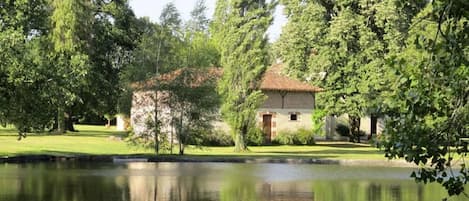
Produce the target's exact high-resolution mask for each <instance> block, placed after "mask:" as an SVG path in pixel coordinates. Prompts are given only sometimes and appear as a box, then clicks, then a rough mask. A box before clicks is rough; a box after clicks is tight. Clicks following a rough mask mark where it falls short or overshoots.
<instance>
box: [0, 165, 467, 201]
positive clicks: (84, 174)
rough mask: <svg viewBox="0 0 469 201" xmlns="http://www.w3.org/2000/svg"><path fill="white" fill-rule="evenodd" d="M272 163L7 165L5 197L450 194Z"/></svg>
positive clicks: (170, 199)
mask: <svg viewBox="0 0 469 201" xmlns="http://www.w3.org/2000/svg"><path fill="white" fill-rule="evenodd" d="M214 166H216V167H217V168H213V167H214ZM285 167H287V166H285ZM288 167H290V166H288ZM269 168H270V166H269V165H252V164H225V165H221V166H217V165H213V164H191V163H186V164H184V163H182V164H181V163H166V164H165V163H163V164H161V163H159V164H156V163H155V164H153V163H129V164H92V163H36V164H7V165H5V166H3V167H1V168H0V201H24V200H37V201H40V200H43V201H49V200H53V201H69V200H115V201H120V200H122V201H149V200H153V201H189V200H199V201H212V200H225V201H230V200H243V201H249V200H262V201H264V200H266V201H267V200H268V201H277V200H292V201H300V200H315V201H329V200H341V201H427V200H441V198H443V197H444V196H445V195H446V192H445V190H444V189H443V188H441V187H440V186H438V185H428V186H423V185H417V184H415V183H414V182H413V181H411V180H409V181H402V180H366V178H364V180H363V181H360V180H339V179H334V180H325V181H318V180H315V181H298V180H292V181H285V182H282V181H269V179H264V177H262V175H264V176H265V175H273V172H275V171H273V172H272V171H270V172H269ZM277 168H278V167H277ZM282 168H284V167H283V166H282ZM321 173H322V172H321ZM274 178H275V177H274ZM334 178H337V177H334ZM451 200H453V201H462V200H467V198H465V197H463V196H462V197H458V198H451Z"/></svg>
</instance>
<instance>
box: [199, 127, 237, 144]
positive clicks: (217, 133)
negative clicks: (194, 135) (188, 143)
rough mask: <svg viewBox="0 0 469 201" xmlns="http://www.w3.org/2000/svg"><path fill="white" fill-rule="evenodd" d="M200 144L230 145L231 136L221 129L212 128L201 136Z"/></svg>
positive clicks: (231, 141)
mask: <svg viewBox="0 0 469 201" xmlns="http://www.w3.org/2000/svg"><path fill="white" fill-rule="evenodd" d="M201 139H202V145H204V146H232V145H234V142H233V138H232V137H231V135H230V134H228V133H227V132H224V131H222V130H213V131H211V132H209V133H207V134H206V135H203V136H202V138H201Z"/></svg>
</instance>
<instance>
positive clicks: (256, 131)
mask: <svg viewBox="0 0 469 201" xmlns="http://www.w3.org/2000/svg"><path fill="white" fill-rule="evenodd" d="M264 143H265V133H264V132H263V131H262V129H260V128H259V127H253V128H251V129H250V130H249V132H248V135H247V144H248V145H256V146H258V145H263V144H264Z"/></svg>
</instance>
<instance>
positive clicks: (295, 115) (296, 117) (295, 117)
mask: <svg viewBox="0 0 469 201" xmlns="http://www.w3.org/2000/svg"><path fill="white" fill-rule="evenodd" d="M297 120H298V114H296V113H292V114H290V121H297Z"/></svg>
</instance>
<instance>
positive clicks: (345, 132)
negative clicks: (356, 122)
mask: <svg viewBox="0 0 469 201" xmlns="http://www.w3.org/2000/svg"><path fill="white" fill-rule="evenodd" d="M335 130H336V131H337V133H339V135H340V136H345V137H349V136H350V126H349V125H347V124H342V123H339V124H337V127H336V128H335Z"/></svg>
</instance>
